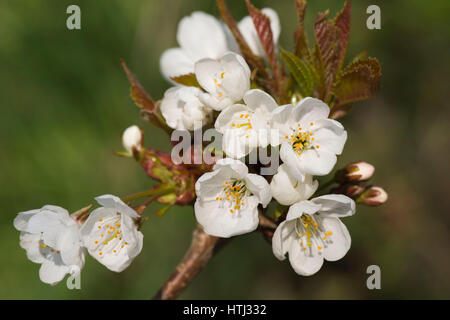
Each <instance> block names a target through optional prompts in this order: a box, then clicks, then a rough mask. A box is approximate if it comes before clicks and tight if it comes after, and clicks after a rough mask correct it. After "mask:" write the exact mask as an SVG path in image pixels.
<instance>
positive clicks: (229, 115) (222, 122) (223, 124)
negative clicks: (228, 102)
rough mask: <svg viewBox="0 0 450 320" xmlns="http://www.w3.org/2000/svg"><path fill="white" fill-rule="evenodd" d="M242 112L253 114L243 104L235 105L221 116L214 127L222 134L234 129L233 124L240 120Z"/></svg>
mask: <svg viewBox="0 0 450 320" xmlns="http://www.w3.org/2000/svg"><path fill="white" fill-rule="evenodd" d="M240 112H251V110H250V109H249V108H247V107H246V106H244V105H242V104H234V105H232V106H230V107H229V108H226V109H225V110H223V111H222V112H221V113H220V114H219V116H218V117H217V119H216V122H215V124H214V127H215V128H216V130H217V131H219V132H220V133H222V134H223V133H225V130H227V129H233V127H232V123H233V122H234V120H236V119H239V113H240Z"/></svg>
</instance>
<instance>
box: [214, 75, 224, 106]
mask: <svg viewBox="0 0 450 320" xmlns="http://www.w3.org/2000/svg"><path fill="white" fill-rule="evenodd" d="M225 74H226V72H221V73H220V74H216V76H215V77H214V83H215V85H216V86H217V92H218V95H217V97H218V98H219V100H220V99H222V97H223V89H222V82H223V78H224V76H225Z"/></svg>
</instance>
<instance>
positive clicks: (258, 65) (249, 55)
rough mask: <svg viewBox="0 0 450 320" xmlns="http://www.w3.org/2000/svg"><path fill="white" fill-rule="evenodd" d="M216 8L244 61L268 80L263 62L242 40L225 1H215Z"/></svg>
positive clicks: (242, 37)
mask: <svg viewBox="0 0 450 320" xmlns="http://www.w3.org/2000/svg"><path fill="white" fill-rule="evenodd" d="M217 7H218V8H219V12H220V16H221V18H222V20H223V21H225V23H226V25H227V26H228V28H229V29H230V31H231V33H232V35H233V37H234V39H235V40H236V43H237V45H238V46H239V49H240V51H241V54H242V55H243V56H244V58H245V60H246V61H247V62H248V64H250V66H251V67H252V68H253V69H257V70H258V72H259V73H260V74H261V76H262V77H264V78H268V75H267V72H266V69H265V67H264V63H263V61H262V60H261V59H260V58H259V57H257V56H256V55H255V54H254V53H253V52H252V50H251V49H250V47H249V46H248V44H247V42H246V41H245V39H244V36H243V35H242V33H241V31H240V30H239V28H238V25H237V23H236V20H234V18H233V16H232V15H231V12H230V10H229V9H228V7H227V5H226V4H225V0H217Z"/></svg>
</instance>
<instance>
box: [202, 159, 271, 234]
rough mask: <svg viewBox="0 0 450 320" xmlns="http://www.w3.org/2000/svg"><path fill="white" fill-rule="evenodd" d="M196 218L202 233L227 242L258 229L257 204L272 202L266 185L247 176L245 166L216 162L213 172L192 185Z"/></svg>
mask: <svg viewBox="0 0 450 320" xmlns="http://www.w3.org/2000/svg"><path fill="white" fill-rule="evenodd" d="M195 192H196V194H197V200H196V202H195V206H194V209H195V217H196V218H197V221H198V223H200V224H201V225H202V226H203V229H204V231H205V232H206V233H207V234H209V235H212V236H216V237H221V238H228V237H231V236H235V235H239V234H244V233H248V232H251V231H253V230H255V229H256V228H257V227H258V222H259V220H258V209H257V207H258V204H260V203H261V204H262V205H263V207H266V206H267V204H268V203H269V202H270V200H271V199H272V196H271V194H270V187H269V184H268V183H267V181H266V180H265V179H264V178H263V177H261V176H259V175H257V174H252V173H248V168H247V166H246V165H245V164H244V163H243V162H241V161H239V160H234V159H230V158H225V159H221V160H219V161H218V162H217V163H216V165H215V166H214V171H213V172H208V173H205V174H203V175H202V176H201V177H200V178H199V179H198V180H197V183H196V184H195Z"/></svg>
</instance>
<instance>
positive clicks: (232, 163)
mask: <svg viewBox="0 0 450 320" xmlns="http://www.w3.org/2000/svg"><path fill="white" fill-rule="evenodd" d="M227 167H228V168H230V169H232V170H233V171H234V172H236V176H233V177H232V178H244V177H245V176H246V175H247V174H248V168H247V166H246V165H245V163H243V162H242V161H240V160H235V159H231V158H224V159H220V160H219V161H217V162H216V164H215V165H214V170H219V169H222V168H227Z"/></svg>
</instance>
